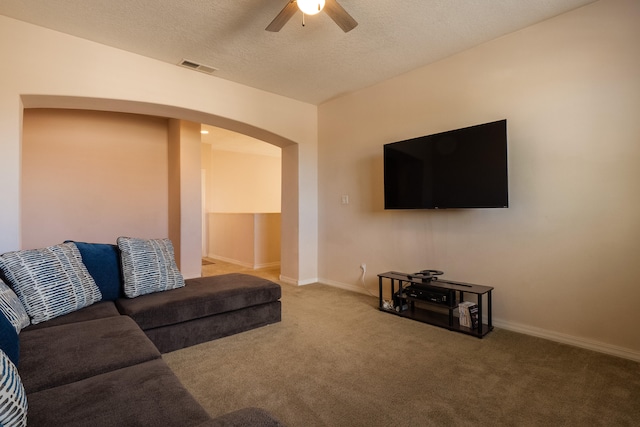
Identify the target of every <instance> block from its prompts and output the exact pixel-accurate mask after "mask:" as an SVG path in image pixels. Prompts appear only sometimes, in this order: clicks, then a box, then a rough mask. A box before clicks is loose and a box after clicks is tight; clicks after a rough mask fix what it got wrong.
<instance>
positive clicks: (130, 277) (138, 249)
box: [118, 237, 184, 298]
mask: <svg viewBox="0 0 640 427" xmlns="http://www.w3.org/2000/svg"><path fill="white" fill-rule="evenodd" d="M118 248H120V257H121V260H122V276H123V279H124V294H125V295H126V296H127V297H129V298H135V297H137V296H140V295H146V294H150V293H153V292H161V291H166V290H169V289H176V288H180V287H182V286H184V279H183V277H182V274H181V273H180V270H178V266H177V265H176V261H175V257H174V252H173V245H172V244H171V240H169V239H150V240H146V239H136V238H132V237H118Z"/></svg>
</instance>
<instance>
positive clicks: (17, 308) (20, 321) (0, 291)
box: [0, 280, 31, 334]
mask: <svg viewBox="0 0 640 427" xmlns="http://www.w3.org/2000/svg"><path fill="white" fill-rule="evenodd" d="M0 311H2V314H4V317H6V318H7V320H9V322H11V324H12V325H13V327H14V328H15V329H16V333H17V334H19V333H20V331H21V330H22V328H26V327H27V326H29V324H30V323H31V321H30V320H29V315H28V314H27V312H26V311H25V309H24V306H23V305H22V303H21V302H20V300H19V299H18V296H17V295H16V294H15V292H13V291H12V290H11V288H10V287H8V286H7V285H6V284H5V283H4V282H3V281H2V280H0Z"/></svg>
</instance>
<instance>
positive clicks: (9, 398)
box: [0, 350, 28, 427]
mask: <svg viewBox="0 0 640 427" xmlns="http://www.w3.org/2000/svg"><path fill="white" fill-rule="evenodd" d="M0 372H1V373H2V382H0V425H2V426H4V427H18V426H26V425H27V409H28V405H27V394H26V393H25V391H24V387H23V386H22V381H21V380H20V375H19V374H18V370H17V369H16V366H15V365H14V364H13V363H12V362H11V360H9V358H8V357H7V355H6V354H4V352H3V351H1V350H0Z"/></svg>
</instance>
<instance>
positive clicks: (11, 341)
mask: <svg viewBox="0 0 640 427" xmlns="http://www.w3.org/2000/svg"><path fill="white" fill-rule="evenodd" d="M0 350H2V351H3V352H4V353H5V354H6V355H7V356H8V357H9V359H11V361H12V362H13V364H14V365H17V364H18V359H19V357H20V341H19V340H18V333H17V332H16V330H15V328H14V327H13V325H12V324H11V322H9V320H8V319H7V318H6V317H5V316H4V314H2V313H0Z"/></svg>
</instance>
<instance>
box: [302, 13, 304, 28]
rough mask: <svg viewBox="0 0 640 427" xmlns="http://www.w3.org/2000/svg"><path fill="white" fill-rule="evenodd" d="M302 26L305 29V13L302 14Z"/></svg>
mask: <svg viewBox="0 0 640 427" xmlns="http://www.w3.org/2000/svg"><path fill="white" fill-rule="evenodd" d="M302 26H303V27H304V13H303V14H302Z"/></svg>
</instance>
